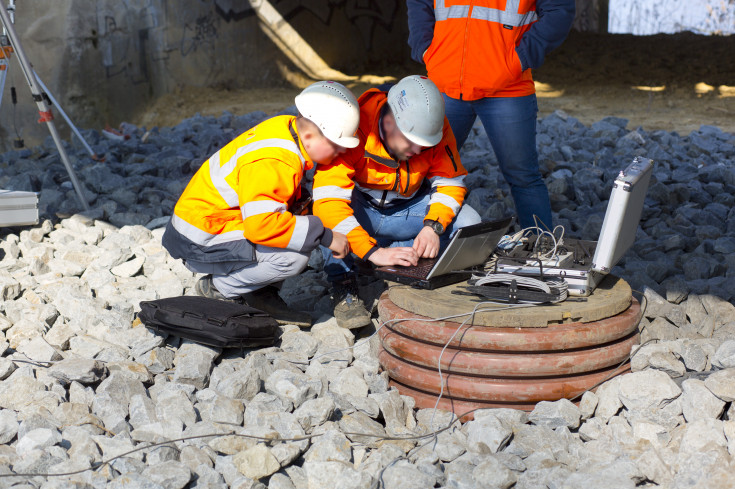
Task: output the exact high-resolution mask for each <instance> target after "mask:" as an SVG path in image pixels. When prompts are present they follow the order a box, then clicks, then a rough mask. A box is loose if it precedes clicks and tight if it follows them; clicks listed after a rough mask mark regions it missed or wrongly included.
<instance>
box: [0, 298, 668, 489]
mask: <svg viewBox="0 0 735 489" xmlns="http://www.w3.org/2000/svg"><path fill="white" fill-rule="evenodd" d="M635 292H638V291H635ZM639 293H640V292H639ZM643 298H645V295H643ZM483 304H498V303H495V302H493V301H484V302H481V303H479V304H477V305H476V306H475V307H474V309H473V310H472V311H471V312H468V313H462V314H455V315H452V316H447V317H444V318H437V319H431V318H405V319H404V318H402V319H396V320H389V321H384V322H383V324H381V325H380V327H379V328H378V329H376V331H375V332H374V333H373V334H371V335H370V336H368V337H367V338H364V339H363V343H364V342H365V341H369V340H370V339H371V338H372V337H373V336H375V335H376V334H377V333H378V331H380V329H382V328H383V327H384V326H385V325H387V324H388V323H389V322H400V321H408V320H413V321H426V322H433V321H444V320H446V319H453V318H456V317H462V316H467V315H469V316H470V317H469V318H468V319H466V320H465V321H464V322H462V323H461V324H460V325H459V326H458V327H457V329H456V330H455V332H454V334H453V335H452V337H451V338H449V340H448V341H447V342H446V344H445V345H444V348H443V349H442V352H441V353H440V355H439V360H438V365H437V368H438V372H439V379H440V384H441V390H440V393H439V396H438V397H437V401H436V404H435V405H434V408H433V413H432V416H431V419H430V421H429V425H430V426H429V428H430V429H433V428H434V426H433V425H434V416H435V415H436V411H437V406H438V404H439V401H440V400H441V397H442V396H443V392H444V380H443V375H442V372H441V358H442V355H443V353H444V351H445V350H446V348H447V347H448V346H449V345H450V344H451V342H452V340H453V339H454V337H455V336H456V335H457V333H458V332H459V331H460V330H461V329H462V327H463V326H464V325H465V324H467V322H468V321H471V324H474V317H475V314H476V313H478V312H485V311H495V310H498V309H497V308H492V309H478V308H479V307H480V306H482V305H483ZM499 305H502V306H504V307H503V308H508V309H511V308H520V307H529V306H530V305H526V304H518V305H509V304H499ZM644 311H645V307H644V308H642V310H641V313H640V317H639V320H638V321H639V324H640V320H641V319H642V318H643V312H644ZM652 341H658V340H656V339H651V340H648V341H646V342H645V343H643V344H642V345H640V347H639V348H638V349H636V351H635V352H631V354H630V355H628V358H627V359H625V360H624V361H623V362H621V363H620V364H619V365H618V367H617V368H616V369H615V370H614V371H613V373H612V374H611V375H610V376H609V377H607V378H606V379H604V380H602V381H600V382H598V383H597V384H595V385H594V386H592V387H589V388H588V389H586V390H585V391H584V392H582V393H581V394H578V395H577V396H575V397H573V398H571V399H570V401H573V400H575V399H577V398H578V397H581V396H582V395H584V393H586V392H588V391H590V390H592V389H594V388H596V387H598V386H599V385H601V384H602V383H603V382H605V381H607V380H609V379H610V378H612V377H613V376H614V375H615V373H614V372H616V371H617V370H618V369H619V368H620V367H621V366H622V365H623V364H625V363H626V362H628V361H630V360H631V359H632V358H633V356H634V355H635V354H636V353H637V352H638V351H640V350H641V349H642V348H643V346H645V345H646V344H648V343H650V342H652ZM363 343H360V344H363ZM357 346H358V344H357V343H356V344H355V345H353V346H350V347H347V348H342V349H339V350H334V351H331V352H327V353H324V354H322V355H320V356H319V357H312V360H314V359H316V358H321V357H323V356H326V355H330V354H333V353H337V352H340V351H344V350H349V349H354V348H357ZM13 361H18V362H27V363H34V362H31V361H25V360H19V359H15V360H13ZM43 363H49V364H52V363H56V362H43ZM36 365H38V366H43V365H40V364H38V363H36ZM480 409H485V408H475V409H471V410H469V411H467V412H465V413H463V414H461V415H459V416H457V415H456V414H454V413H452V415H453V416H452V420H451V421H450V422H449V423H448V424H447V426H445V427H444V428H441V429H438V430H437V429H433V431H431V432H429V433H425V434H423V435H409V436H385V435H375V434H371V433H353V432H344V434H345V435H350V436H362V437H371V438H376V439H378V440H389V441H390V440H393V441H401V440H421V439H424V438H429V440H428V441H427V442H426V443H424V444H423V445H419V446H417V447H414V448H413V449H411V450H410V451H409V453H408V454H407V455H406V456H402V457H398V458H396V459H395V460H393V461H391V462H390V463H389V464H387V465H386V466H385V467H383V469H381V471H380V473H379V476H378V477H377V478H376V481H375V482H374V483H373V484H372V486H371V488H375V487H379V486H384V483H383V474H384V472H385V471H386V470H387V469H388V468H389V467H391V466H392V465H394V464H395V463H397V462H398V461H400V460H408V455H410V454H411V453H416V452H417V451H418V450H420V449H421V448H423V447H424V446H426V445H428V444H429V443H431V442H432V441H435V440H436V439H437V436H438V435H439V434H441V433H443V432H444V431H446V430H448V429H449V428H451V426H452V425H453V424H454V423H456V422H457V421H460V420H461V419H462V418H464V417H466V416H467V415H469V414H471V413H473V412H475V411H478V410H480ZM213 423H216V424H227V425H233V423H229V422H221V421H213ZM238 426H239V425H238ZM224 436H238V437H243V438H250V439H255V440H258V441H263V442H266V443H276V442H289V441H290V442H298V441H304V440H311V439H313V438H316V437H319V436H322V434H321V433H320V434H315V435H305V436H302V437H292V438H285V437H275V438H270V437H269V438H266V437H261V436H256V435H246V434H242V433H237V432H235V431H232V432H230V433H210V434H205V435H193V436H187V437H181V438H176V439H172V440H165V441H162V442H158V443H151V444H148V445H146V446H142V447H135V448H134V449H132V450H129V451H127V452H124V453H122V454H119V455H116V456H114V457H111V458H109V459H106V460H103V461H101V462H98V463H96V464H92V466H91V467H88V468H85V469H80V470H76V471H70V472H63V473H56V474H50V473H20V474H19V473H9V474H0V478H6V477H66V476H70V475H76V474H80V473H83V472H87V471H90V470H97V469H99V468H101V467H103V466H105V465H109V464H111V463H112V462H114V461H115V460H117V459H119V458H122V457H125V456H127V455H130V454H132V453H136V452H139V451H142V450H147V449H151V448H156V447H159V446H165V445H168V444H170V443H175V442H180V441H188V440H193V439H200V438H217V437H224Z"/></svg>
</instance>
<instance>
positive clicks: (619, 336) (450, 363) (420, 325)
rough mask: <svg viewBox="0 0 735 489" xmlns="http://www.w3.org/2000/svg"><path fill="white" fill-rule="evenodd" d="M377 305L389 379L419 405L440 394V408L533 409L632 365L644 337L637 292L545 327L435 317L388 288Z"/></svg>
mask: <svg viewBox="0 0 735 489" xmlns="http://www.w3.org/2000/svg"><path fill="white" fill-rule="evenodd" d="M378 310H379V313H380V319H381V321H384V322H386V325H385V326H383V327H382V328H381V329H380V331H379V335H380V338H381V343H382V348H381V351H380V354H379V359H380V363H381V364H382V365H383V368H384V369H385V370H386V371H387V372H388V375H389V376H390V378H391V384H392V385H394V386H396V387H397V388H398V390H399V392H400V393H401V394H405V395H408V396H411V397H413V398H414V399H416V406H417V407H420V408H433V407H434V406H435V405H436V400H437V397H438V396H439V395H440V394H441V399H440V401H439V404H438V406H437V407H438V408H440V409H445V410H447V411H453V412H454V413H456V414H461V413H465V412H467V411H470V410H472V409H476V408H498V407H508V408H513V409H522V410H526V411H530V410H532V409H533V407H534V405H535V404H536V403H538V402H540V401H555V400H558V399H562V398H567V399H572V398H575V397H577V396H579V395H580V394H582V393H583V392H584V391H585V390H587V389H591V388H593V387H595V386H596V385H598V384H599V383H601V382H604V381H605V380H607V379H608V378H611V377H613V376H615V375H618V374H620V373H624V372H625V371H627V370H628V368H629V367H628V366H627V364H625V366H623V367H620V365H621V364H623V363H624V362H625V360H626V359H627V358H628V357H629V355H630V351H631V348H632V347H633V346H634V345H637V344H638V343H639V339H640V338H639V333H638V329H637V325H638V322H639V319H640V314H641V309H640V305H639V303H638V302H637V301H636V300H635V299H632V302H631V304H630V306H629V307H628V308H627V309H625V310H624V311H622V312H621V313H619V314H617V315H615V316H612V317H609V318H606V319H601V320H598V321H592V322H587V323H568V324H550V325H548V326H547V327H543V328H495V327H488V326H473V325H471V324H469V323H468V324H466V325H464V326H461V321H462V320H463V319H459V320H455V321H460V322H453V321H432V320H431V319H429V318H426V317H422V316H420V315H417V314H415V313H412V312H408V311H406V310H404V309H401V308H399V307H398V306H396V305H395V304H394V303H393V302H392V301H391V300H390V298H389V296H388V293H387V292H386V293H384V294H383V296H382V297H381V299H380V301H379V303H378ZM450 339H451V341H450ZM445 346H446V348H445ZM442 350H444V351H443V353H442ZM440 358H441V376H440V374H439V360H440ZM440 379H441V380H440ZM442 383H443V386H444V387H443V389H442Z"/></svg>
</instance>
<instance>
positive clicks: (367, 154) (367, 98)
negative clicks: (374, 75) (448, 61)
mask: <svg viewBox="0 0 735 489" xmlns="http://www.w3.org/2000/svg"><path fill="white" fill-rule="evenodd" d="M359 104H360V128H359V129H358V131H357V136H358V137H359V139H360V144H359V145H358V146H357V147H356V148H354V149H351V150H348V151H346V152H345V153H343V154H342V155H340V156H339V157H337V158H335V159H334V161H333V162H332V163H331V164H329V165H324V166H321V167H319V168H317V171H316V173H315V175H314V214H315V215H316V216H319V218H320V219H321V220H322V221H323V222H324V224H325V225H326V226H327V227H330V228H332V230H334V231H335V232H339V233H343V234H346V235H347V239H348V240H349V242H350V247H351V249H352V252H353V253H354V254H355V255H357V256H358V257H359V258H360V259H362V260H364V261H368V262H371V263H372V264H374V265H378V266H381V265H404V266H409V265H416V263H417V261H418V259H419V258H434V257H436V256H437V255H438V253H439V251H440V249H441V248H443V247H444V246H446V245H447V244H448V243H449V241H450V238H451V236H452V234H453V232H454V231H455V230H456V229H459V228H461V227H465V226H469V225H471V224H476V223H478V222H480V216H479V214H478V213H477V212H476V211H475V210H474V209H472V208H471V207H469V206H462V204H463V202H464V198H465V194H466V193H467V189H466V187H465V185H464V182H463V180H464V177H465V175H467V171H466V170H465V169H464V167H462V163H461V162H460V159H459V154H458V152H457V145H456V143H455V140H454V135H453V134H452V129H451V128H450V127H449V122H448V121H447V119H446V117H444V101H443V100H442V96H441V93H440V92H439V90H438V89H437V87H436V85H434V83H433V82H432V81H431V80H429V79H428V78H426V77H424V76H417V75H413V76H409V77H406V78H404V79H402V80H401V81H399V82H398V83H397V84H396V85H394V86H393V87H391V88H390V90H389V91H388V92H387V93H386V92H383V91H381V90H379V89H375V88H374V89H370V90H368V91H366V92H365V93H364V94H363V95H362V96H361V97H360V98H359ZM324 258H325V265H324V270H325V272H326V273H327V276H328V278H329V280H330V281H331V282H332V299H333V303H334V315H335V317H336V318H337V322H338V323H339V324H340V326H342V327H345V328H359V327H362V326H366V325H368V324H370V314H369V312H368V311H367V310H366V309H365V305H364V304H363V302H362V301H361V300H360V299H359V297H358V296H357V280H356V279H357V274H356V273H355V263H354V259H353V258H352V257H351V256H348V257H347V258H346V259H344V260H342V259H339V257H336V256H333V255H332V254H330V253H325V257H324Z"/></svg>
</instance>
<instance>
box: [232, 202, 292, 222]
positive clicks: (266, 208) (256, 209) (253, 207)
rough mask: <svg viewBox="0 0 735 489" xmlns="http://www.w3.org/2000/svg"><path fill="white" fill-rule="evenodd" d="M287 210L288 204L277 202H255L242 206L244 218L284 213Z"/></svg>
mask: <svg viewBox="0 0 735 489" xmlns="http://www.w3.org/2000/svg"><path fill="white" fill-rule="evenodd" d="M285 210H286V204H284V203H283V202H278V201H275V200H254V201H252V202H248V203H246V204H245V205H244V206H242V218H243V220H244V219H247V218H248V217H252V216H257V215H258V214H266V213H268V212H283V211H285Z"/></svg>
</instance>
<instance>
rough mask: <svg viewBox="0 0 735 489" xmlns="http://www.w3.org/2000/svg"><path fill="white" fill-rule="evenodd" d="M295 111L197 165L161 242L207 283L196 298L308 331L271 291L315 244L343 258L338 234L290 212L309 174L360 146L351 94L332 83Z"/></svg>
mask: <svg viewBox="0 0 735 489" xmlns="http://www.w3.org/2000/svg"><path fill="white" fill-rule="evenodd" d="M295 102H296V108H297V109H298V111H299V115H298V116H296V117H294V116H287V115H283V116H276V117H273V118H271V119H268V120H266V121H264V122H262V123H260V124H258V125H257V126H255V127H253V128H252V129H250V130H248V131H246V132H244V133H243V134H241V135H240V136H238V137H237V138H235V139H234V140H233V141H232V142H230V143H229V144H227V145H226V146H225V147H223V148H222V149H220V150H219V151H217V152H216V153H215V154H213V155H212V156H210V157H209V159H208V160H207V161H205V162H204V163H203V164H202V166H201V168H200V169H199V171H197V173H196V174H195V175H194V176H193V177H192V179H191V181H190V182H189V184H188V185H187V187H186V189H185V190H184V192H183V194H182V195H181V197H180V198H179V200H178V202H177V203H176V207H175V208H174V215H173V216H172V217H171V221H170V223H169V224H168V226H167V227H166V231H165V233H164V235H163V240H162V241H163V246H164V247H165V248H166V249H167V250H168V251H169V253H170V254H171V256H173V257H174V258H181V259H182V260H183V261H184V264H185V265H186V267H187V268H189V270H191V271H193V272H195V273H204V274H207V275H206V276H204V277H202V278H200V279H199V281H198V282H197V284H196V287H195V288H196V291H197V293H198V294H199V295H201V296H204V297H210V298H215V299H223V300H235V301H237V302H244V303H246V304H247V305H249V306H251V307H255V308H257V309H260V310H263V311H265V312H268V313H270V314H271V315H272V316H273V317H274V318H276V320H278V321H279V322H282V323H289V324H298V325H299V326H309V325H310V324H311V318H310V317H309V316H308V315H306V314H297V313H295V312H293V311H289V310H288V307H287V306H286V304H285V303H284V302H283V300H282V299H281V298H280V297H279V296H278V289H277V288H276V287H274V285H277V284H279V283H280V282H281V281H282V280H283V279H285V278H287V277H290V276H293V275H297V274H299V273H301V272H302V271H303V270H304V268H306V265H307V263H308V261H309V256H310V253H311V251H312V250H314V248H316V247H317V246H319V245H323V246H325V247H327V248H328V249H329V250H330V253H331V254H333V255H334V257H335V258H344V257H345V256H346V255H347V254H348V253H349V243H348V241H347V238H346V237H345V235H344V234H343V233H339V232H334V231H332V230H331V229H329V228H327V227H325V226H324V225H323V224H322V222H321V221H320V220H319V218H318V217H315V216H310V215H298V212H297V210H296V209H294V207H295V204H296V203H297V201H299V198H300V196H301V195H300V194H301V191H300V184H301V180H302V178H303V176H304V172H305V171H307V170H309V169H311V168H312V167H313V166H314V163H316V164H320V165H322V164H329V163H330V162H331V161H332V159H333V158H334V157H335V156H337V155H338V154H340V153H342V152H344V151H345V150H346V148H354V147H355V146H357V145H358V143H359V141H358V139H357V138H356V137H355V136H354V133H355V131H356V130H357V127H358V123H359V118H360V113H359V108H358V104H357V99H356V98H355V96H354V95H353V94H352V92H350V91H349V90H348V89H347V88H345V87H344V86H342V85H340V84H339V83H335V82H330V81H323V82H317V83H314V84H312V85H310V86H309V87H307V88H305V89H304V90H303V91H302V92H301V93H300V94H299V95H298V96H296V100H295Z"/></svg>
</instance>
